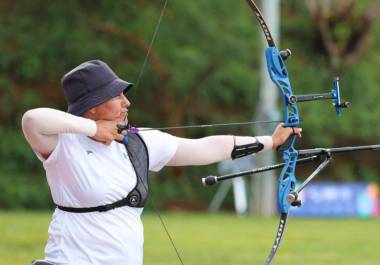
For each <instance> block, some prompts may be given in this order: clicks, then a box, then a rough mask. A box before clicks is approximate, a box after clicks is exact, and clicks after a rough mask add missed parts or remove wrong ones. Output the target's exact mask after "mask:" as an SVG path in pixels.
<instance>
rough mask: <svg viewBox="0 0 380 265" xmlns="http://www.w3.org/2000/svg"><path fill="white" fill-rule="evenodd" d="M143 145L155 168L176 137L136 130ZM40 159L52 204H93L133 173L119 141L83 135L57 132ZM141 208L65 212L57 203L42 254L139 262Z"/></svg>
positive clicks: (54, 258) (72, 262)
mask: <svg viewBox="0 0 380 265" xmlns="http://www.w3.org/2000/svg"><path fill="white" fill-rule="evenodd" d="M140 135H141V136H142V138H143V140H144V142H145V143H146V145H147V148H148V154H149V170H152V171H159V170H160V169H161V168H162V167H164V166H165V165H166V164H167V163H168V162H169V160H170V159H171V158H172V157H173V156H174V153H175V151H176V149H177V140H176V138H175V137H174V136H171V135H169V134H167V133H162V132H159V131H145V132H141V133H140ZM37 156H38V157H39V159H40V160H41V161H42V162H43V166H44V168H45V170H46V177H47V180H48V183H49V186H50V189H51V194H52V197H53V200H54V202H55V203H56V204H58V205H61V206H68V207H76V208H81V207H93V206H99V205H104V204H109V203H113V202H115V201H118V200H120V199H122V198H125V197H126V196H127V195H128V193H129V192H130V191H131V190H132V189H133V188H134V187H135V185H136V181H137V180H136V174H135V172H134V169H133V166H132V164H131V162H130V160H129V158H128V153H127V150H126V148H125V146H124V145H123V144H120V143H117V142H115V141H114V142H112V144H111V145H109V146H107V145H104V144H102V143H99V142H96V141H94V140H92V139H90V138H88V137H87V136H84V135H79V134H60V135H59V140H58V145H57V147H56V148H55V150H54V151H53V153H52V154H51V155H50V156H49V158H48V159H47V160H44V159H43V158H42V157H41V156H40V155H38V154H37ZM141 213H142V209H141V208H132V207H128V206H124V207H120V208H116V209H114V210H110V211H107V212H90V213H70V212H64V211H61V210H59V209H56V210H55V212H54V215H53V218H52V221H51V224H50V227H49V238H48V242H47V245H46V248H45V259H46V260H47V261H50V262H52V263H55V264H57V265H63V264H64V265H141V264H142V263H143V242H144V238H143V226H142V222H141V219H140V215H141Z"/></svg>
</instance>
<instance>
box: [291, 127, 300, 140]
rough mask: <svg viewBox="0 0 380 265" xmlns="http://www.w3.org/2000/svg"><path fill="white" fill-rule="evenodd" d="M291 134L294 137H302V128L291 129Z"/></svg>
mask: <svg viewBox="0 0 380 265" xmlns="http://www.w3.org/2000/svg"><path fill="white" fill-rule="evenodd" d="M292 133H293V134H294V135H297V137H300V138H301V137H302V128H295V127H292Z"/></svg>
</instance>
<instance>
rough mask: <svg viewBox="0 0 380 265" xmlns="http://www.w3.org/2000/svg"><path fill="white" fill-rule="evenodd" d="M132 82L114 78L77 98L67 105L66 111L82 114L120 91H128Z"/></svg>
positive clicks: (117, 94)
mask: <svg viewBox="0 0 380 265" xmlns="http://www.w3.org/2000/svg"><path fill="white" fill-rule="evenodd" d="M132 86H133V84H132V83H129V82H127V81H124V80H122V79H119V78H116V79H115V80H113V81H112V82H110V83H108V84H106V85H104V86H102V87H100V88H97V89H96V91H94V92H93V93H89V94H88V95H87V96H86V97H83V98H82V99H80V100H78V101H77V102H76V103H75V104H71V105H69V107H68V110H67V112H68V113H71V114H74V115H77V116H82V115H83V114H84V113H85V112H87V111H88V110H90V109H91V108H93V107H96V106H98V105H100V104H102V103H104V102H106V101H108V100H110V99H112V98H114V97H117V96H119V95H120V94H122V93H124V94H125V93H126V92H128V91H129V90H130V89H131V88H132Z"/></svg>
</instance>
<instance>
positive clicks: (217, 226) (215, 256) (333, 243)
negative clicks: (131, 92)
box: [0, 212, 380, 265]
mask: <svg viewBox="0 0 380 265" xmlns="http://www.w3.org/2000/svg"><path fill="white" fill-rule="evenodd" d="M163 217H164V219H165V221H166V224H167V226H168V228H169V230H170V233H171V235H172V236H173V238H174V241H175V243H176V245H177V248H178V249H179V252H180V253H181V256H182V257H183V261H184V264H186V265H203V264H204V265H206V264H207V265H211V264H223V265H235V264H262V262H263V261H264V260H265V258H266V255H267V254H268V252H269V249H270V247H271V246H272V243H273V240H274V234H275V230H276V229H277V222H278V221H277V219H261V218H254V217H247V218H239V217H236V216H234V215H227V214H220V215H209V214H168V215H164V216H163ZM49 220H50V213H36V212H0V265H28V264H29V262H30V260H31V259H33V258H41V257H42V256H43V250H44V244H45V241H46V237H47V227H48V224H49ZM143 220H144V224H145V255H144V256H145V262H144V264H145V265H168V264H180V263H179V261H178V259H177V257H176V256H175V252H174V251H173V249H172V247H171V245H170V243H169V240H168V238H167V237H166V235H165V232H164V230H163V228H162V227H161V224H160V222H159V219H158V217H157V216H156V215H154V214H144V216H143ZM273 264H274V265H276V264H277V265H295V264H296V265H299V264H307V265H317V264H318V265H322V264H323V265H377V264H380V220H379V219H371V220H366V219H293V218H291V217H290V219H289V221H288V227H287V231H286V232H285V237H284V240H283V242H282V245H281V248H280V249H279V251H278V253H277V256H276V257H275V260H274V262H273ZM78 265H80V264H78ZM121 265H122V264H121Z"/></svg>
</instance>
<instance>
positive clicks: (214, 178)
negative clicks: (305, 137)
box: [202, 155, 319, 186]
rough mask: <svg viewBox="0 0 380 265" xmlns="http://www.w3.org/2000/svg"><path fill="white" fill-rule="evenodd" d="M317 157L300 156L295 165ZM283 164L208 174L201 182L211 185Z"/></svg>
mask: <svg viewBox="0 0 380 265" xmlns="http://www.w3.org/2000/svg"><path fill="white" fill-rule="evenodd" d="M318 158H319V156H318V155H315V156H311V157H306V158H300V159H298V160H297V165H298V164H304V163H308V162H313V161H315V160H317V159H318ZM284 166H285V163H281V164H276V165H271V166H266V167H260V168H256V169H252V170H247V171H241V172H237V173H233V174H227V175H222V176H208V177H205V178H202V184H203V186H212V185H214V184H216V183H218V182H220V181H223V180H227V179H233V178H237V177H242V176H247V175H253V174H256V173H260V172H265V171H270V170H274V169H278V168H283V167H284Z"/></svg>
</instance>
